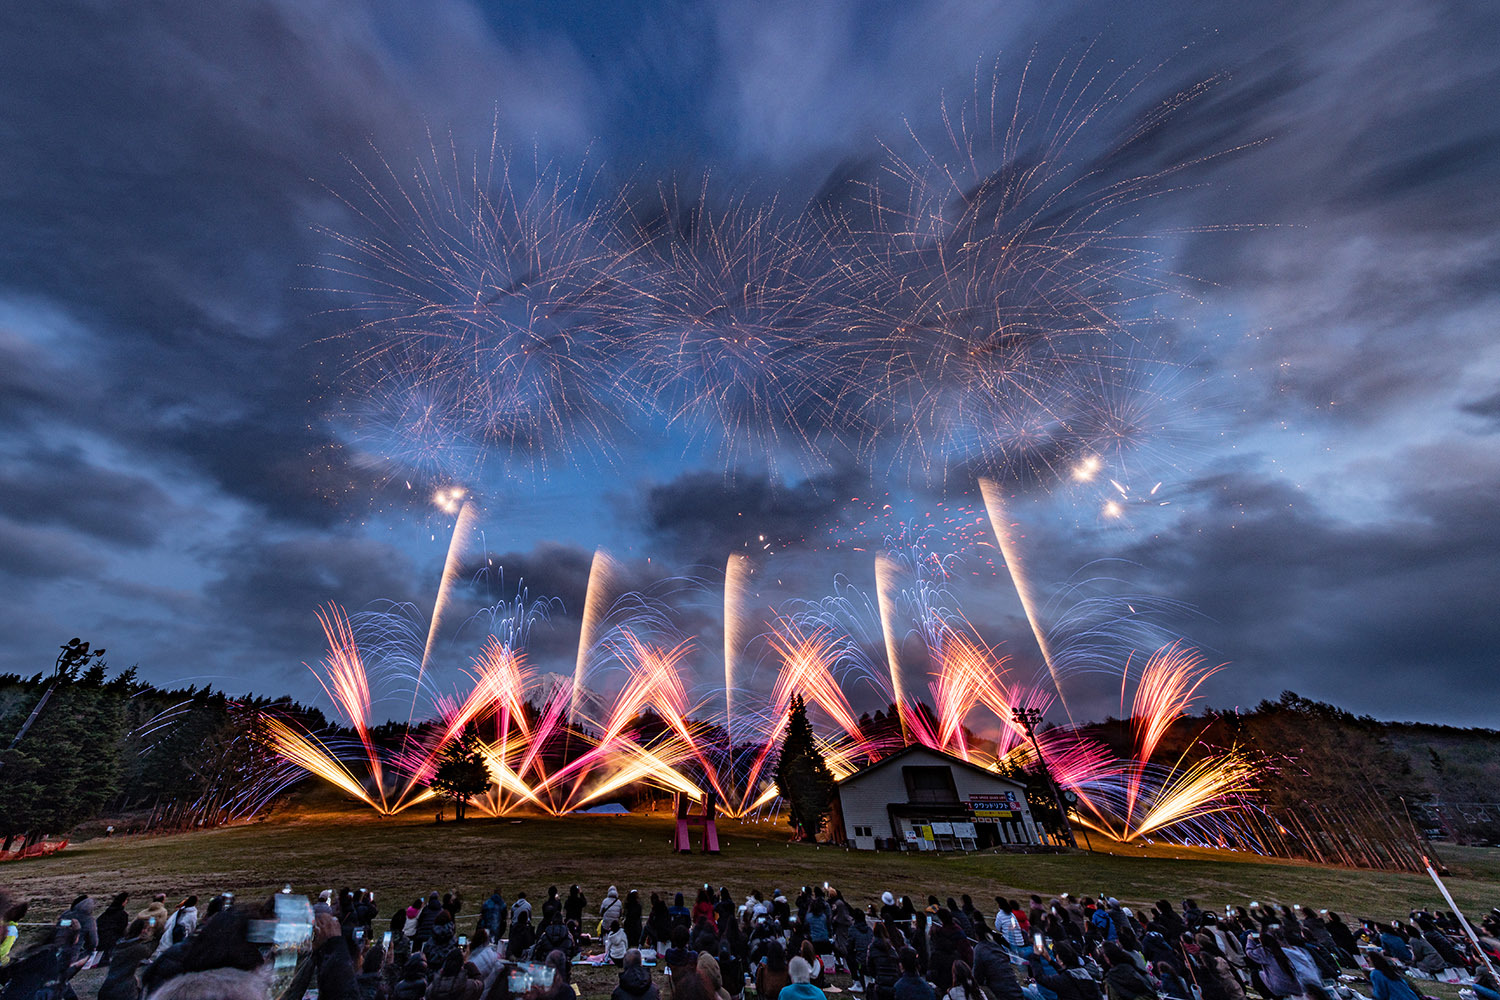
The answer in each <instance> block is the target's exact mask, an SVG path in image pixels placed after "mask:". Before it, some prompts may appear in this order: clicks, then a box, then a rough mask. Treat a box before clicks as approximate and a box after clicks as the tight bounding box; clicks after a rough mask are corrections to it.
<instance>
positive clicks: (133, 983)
mask: <svg viewBox="0 0 1500 1000" xmlns="http://www.w3.org/2000/svg"><path fill="white" fill-rule="evenodd" d="M152 930H153V929H152V927H151V923H150V921H147V920H142V919H141V918H140V917H136V918H135V920H134V921H132V922H131V924H130V926H129V927H127V928H126V929H125V933H124V934H122V935H120V937H119V938H118V939H116V941H115V943H114V945H113V947H112V948H111V949H110V953H109V972H107V973H106V974H105V976H104V982H103V983H102V984H100V986H99V1000H138V998H139V997H140V995H141V979H140V971H141V964H142V963H143V962H145V961H146V959H148V958H150V957H151V954H152V952H154V951H155V950H156V938H155V935H154V934H153V933H152Z"/></svg>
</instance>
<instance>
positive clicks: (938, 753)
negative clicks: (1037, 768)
mask: <svg viewBox="0 0 1500 1000" xmlns="http://www.w3.org/2000/svg"><path fill="white" fill-rule="evenodd" d="M917 750H920V751H923V752H925V753H929V754H931V755H933V756H934V757H941V758H942V759H943V760H944V761H946V762H947V763H949V764H952V765H953V766H954V767H961V768H964V769H966V770H969V771H973V772H974V773H975V774H981V775H983V776H984V777H986V778H989V779H990V780H992V781H1003V782H1005V783H1006V784H1007V785H1013V786H1015V787H1016V788H1019V789H1021V790H1022V791H1025V789H1026V786H1025V785H1024V784H1022V783H1021V782H1019V781H1017V780H1016V779H1014V778H1007V777H1006V776H1005V775H1003V774H999V773H997V772H995V771H991V770H990V769H989V768H987V767H980V766H979V765H978V764H971V763H970V762H969V761H966V760H964V759H963V758H962V757H955V756H954V755H953V754H951V753H948V752H947V751H946V750H936V749H934V748H932V747H930V746H927V745H926V744H924V743H908V744H907V745H906V746H904V747H902V748H901V749H900V750H897V751H896V752H895V753H893V754H889V755H888V756H885V757H882V758H880V759H879V760H877V761H875V762H874V763H873V764H866V765H865V766H864V767H862V768H860V769H859V770H858V771H855V772H854V773H853V774H851V775H848V776H846V777H845V778H843V779H842V780H840V781H839V784H840V785H842V784H844V783H846V782H849V781H853V780H854V779H855V778H858V777H860V776H861V775H865V774H869V773H870V772H871V771H876V770H879V769H880V768H882V767H885V766H886V765H887V764H892V763H895V762H896V761H898V760H900V759H901V758H903V757H905V756H906V755H907V754H909V753H912V752H913V751H917Z"/></svg>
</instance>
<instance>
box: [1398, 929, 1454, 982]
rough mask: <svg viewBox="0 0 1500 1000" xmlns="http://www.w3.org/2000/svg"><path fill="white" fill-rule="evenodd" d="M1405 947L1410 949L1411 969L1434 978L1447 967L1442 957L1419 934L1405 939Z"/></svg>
mask: <svg viewBox="0 0 1500 1000" xmlns="http://www.w3.org/2000/svg"><path fill="white" fill-rule="evenodd" d="M1406 946H1407V947H1408V948H1410V949H1411V967H1412V968H1414V969H1420V970H1422V971H1423V972H1425V973H1427V974H1428V975H1429V976H1436V975H1437V974H1438V973H1439V972H1442V971H1443V970H1444V969H1446V968H1447V967H1448V963H1447V962H1446V961H1444V960H1443V956H1442V955H1439V954H1438V953H1437V949H1436V948H1434V947H1433V946H1432V945H1430V944H1428V943H1427V939H1426V938H1424V937H1422V936H1421V935H1420V934H1413V935H1412V936H1411V937H1410V938H1408V939H1407V942H1406Z"/></svg>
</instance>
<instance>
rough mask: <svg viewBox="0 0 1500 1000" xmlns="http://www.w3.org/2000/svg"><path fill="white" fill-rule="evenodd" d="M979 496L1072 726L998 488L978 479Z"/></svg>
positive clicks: (1055, 668)
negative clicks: (982, 500)
mask: <svg viewBox="0 0 1500 1000" xmlns="http://www.w3.org/2000/svg"><path fill="white" fill-rule="evenodd" d="M979 492H980V494H981V495H982V496H983V498H984V509H985V512H986V513H987V514H988V515H989V519H990V526H991V527H992V528H993V529H994V531H995V539H996V541H997V542H998V543H999V545H1000V554H1001V555H1002V556H1003V557H1004V558H1005V568H1006V571H1007V572H1008V573H1009V574H1010V580H1011V583H1012V584H1013V585H1014V586H1015V588H1016V596H1017V597H1018V598H1020V601H1021V609H1022V610H1023V611H1024V612H1025V613H1026V621H1027V623H1028V624H1030V625H1031V634H1032V635H1033V636H1035V637H1036V645H1037V649H1038V650H1040V651H1041V654H1042V662H1043V663H1045V664H1046V665H1047V672H1048V673H1049V674H1051V675H1052V684H1053V687H1054V689H1055V690H1056V691H1057V697H1058V699H1059V700H1060V701H1061V702H1062V706H1063V711H1064V712H1066V713H1067V714H1068V721H1069V722H1072V721H1073V710H1072V709H1071V708H1070V707H1069V706H1068V695H1067V692H1066V691H1064V690H1063V684H1062V677H1061V676H1060V675H1059V671H1058V669H1057V662H1056V660H1055V658H1054V657H1053V656H1052V647H1051V645H1050V644H1049V643H1048V642H1047V634H1046V632H1045V630H1044V629H1043V628H1042V623H1041V620H1040V619H1039V617H1038V615H1037V608H1036V598H1035V597H1034V596H1033V594H1032V590H1031V580H1030V579H1029V578H1028V577H1027V576H1026V567H1025V565H1024V564H1023V563H1022V562H1021V553H1020V550H1019V549H1018V548H1017V547H1016V543H1015V537H1014V535H1013V532H1012V530H1011V525H1010V522H1009V520H1008V519H1007V516H1006V512H1005V500H1004V498H1003V497H1002V496H1001V493H1000V485H999V484H998V483H996V482H995V481H994V480H993V479H988V478H981V479H980V480H979Z"/></svg>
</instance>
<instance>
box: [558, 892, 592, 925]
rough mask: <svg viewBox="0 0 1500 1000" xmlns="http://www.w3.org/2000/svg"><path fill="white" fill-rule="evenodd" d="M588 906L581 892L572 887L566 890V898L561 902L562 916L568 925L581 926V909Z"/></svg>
mask: <svg viewBox="0 0 1500 1000" xmlns="http://www.w3.org/2000/svg"><path fill="white" fill-rule="evenodd" d="M587 905H588V899H587V897H585V896H584V894H583V890H582V889H580V888H578V886H576V885H575V886H573V887H571V888H570V889H569V890H568V898H567V899H566V900H564V901H563V916H564V917H565V918H566V919H567V922H568V923H570V924H577V925H580V926H581V925H582V924H583V909H584V907H585V906H587Z"/></svg>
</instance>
